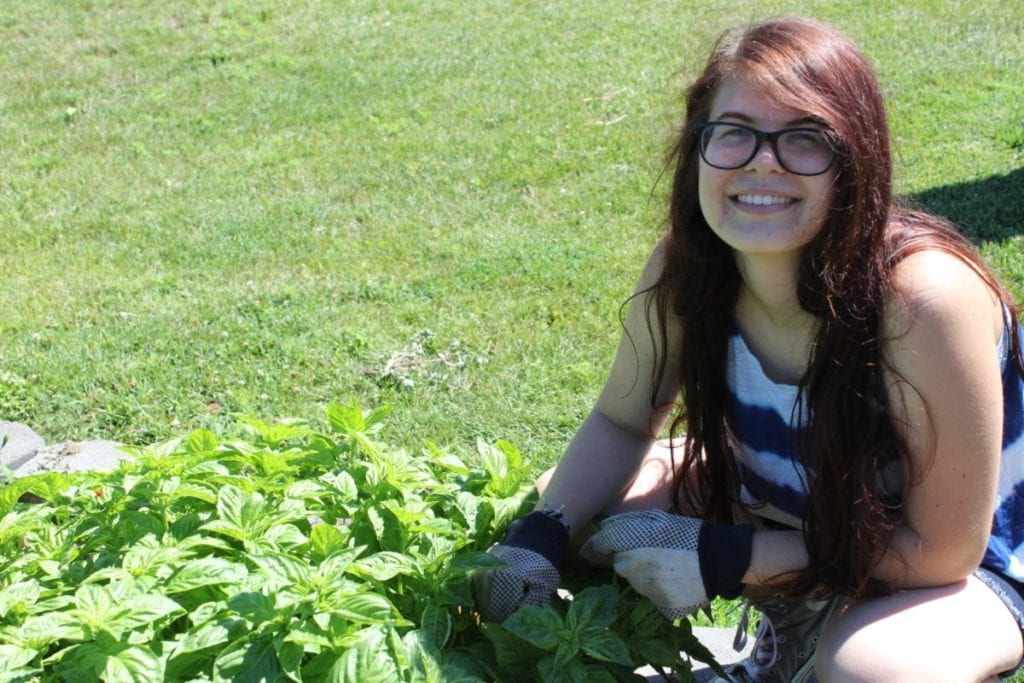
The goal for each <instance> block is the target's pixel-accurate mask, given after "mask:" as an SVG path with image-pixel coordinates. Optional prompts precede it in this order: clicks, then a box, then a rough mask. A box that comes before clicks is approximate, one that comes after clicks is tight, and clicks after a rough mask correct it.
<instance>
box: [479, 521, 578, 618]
mask: <svg viewBox="0 0 1024 683" xmlns="http://www.w3.org/2000/svg"><path fill="white" fill-rule="evenodd" d="M568 548H569V525H568V523H567V522H566V521H565V518H564V517H562V515H561V514H558V513H555V512H531V513H530V514H528V515H526V516H525V517H523V518H522V519H519V520H517V521H515V522H513V523H512V526H510V527H509V529H508V534H507V535H506V536H505V541H504V542H503V543H501V544H498V545H495V546H493V547H492V548H491V549H490V550H488V551H487V552H489V553H491V554H492V555H494V556H495V557H497V558H499V559H501V560H504V561H505V562H507V563H508V564H509V565H510V566H508V567H501V568H499V569H484V570H480V571H478V572H476V573H475V574H474V575H473V590H474V592H475V594H476V605H477V608H478V609H479V610H480V614H481V615H482V616H483V618H484V621H496V622H499V623H500V622H503V621H505V619H507V618H508V617H509V616H511V614H512V613H513V612H515V611H516V610H517V609H519V608H520V607H523V606H524V605H546V604H548V603H549V602H550V601H551V596H552V595H554V593H555V591H556V590H557V589H558V584H559V582H560V580H561V577H560V576H559V574H558V567H559V565H561V564H562V560H563V559H565V554H566V551H567V550H568Z"/></svg>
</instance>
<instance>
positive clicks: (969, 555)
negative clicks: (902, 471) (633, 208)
mask: <svg viewBox="0 0 1024 683" xmlns="http://www.w3.org/2000/svg"><path fill="white" fill-rule="evenodd" d="M895 279H896V287H897V292H898V294H897V296H896V297H895V298H894V300H893V301H892V302H891V304H890V306H889V309H888V310H887V311H886V316H885V327H886V329H885V330H884V333H885V338H886V339H887V340H888V341H887V346H886V354H887V360H888V362H889V364H890V366H891V367H892V369H893V371H894V372H891V373H889V376H888V384H889V397H890V403H891V406H892V408H891V410H892V412H893V415H892V418H893V422H894V424H895V425H896V427H897V429H899V430H900V432H901V434H902V436H903V438H904V439H905V440H906V443H907V446H908V450H909V454H910V457H911V461H912V462H911V464H912V469H913V470H914V473H915V475H916V477H915V479H914V480H913V481H912V482H911V486H910V487H909V489H908V491H907V497H906V500H905V505H904V521H903V524H902V525H901V526H900V527H898V528H897V531H896V535H895V537H894V538H893V541H892V544H891V545H890V548H889V551H888V552H887V553H886V555H885V556H884V557H883V558H882V560H881V562H880V563H879V565H878V566H877V568H876V569H875V572H874V576H875V577H876V578H878V579H881V580H883V581H885V582H887V583H889V584H891V585H893V586H894V587H901V588H913V587H923V586H936V585H943V584H948V583H953V582H955V581H958V580H961V579H963V578H964V577H966V576H967V575H968V574H970V572H971V571H973V570H974V569H975V568H976V567H977V566H978V564H979V563H980V561H981V558H982V556H983V555H984V552H985V545H986V540H987V538H988V534H989V531H990V528H991V524H992V514H993V507H994V505H995V491H996V483H997V478H998V472H999V457H1000V449H1001V441H1002V415H1003V411H1002V384H1001V378H1000V368H999V364H998V354H997V349H996V345H997V339H998V335H999V331H1000V330H1001V327H1002V311H1001V308H1000V306H999V304H998V302H997V301H996V300H995V298H994V296H993V294H992V293H991V292H990V290H988V288H987V287H985V285H984V283H983V282H982V281H981V279H980V278H979V277H978V276H977V274H975V273H974V272H973V271H972V270H971V269H970V268H969V267H968V266H966V265H965V264H963V263H962V262H961V261H959V260H957V259H955V258H954V257H952V256H950V255H947V254H944V253H940V252H923V253H919V254H916V255H914V256H911V257H909V258H908V259H907V260H906V261H904V262H903V263H902V264H900V266H899V267H898V269H897V272H896V278H895ZM900 292H901V293H902V294H899V293H900ZM911 387H912V388H911ZM806 565H807V553H806V550H805V548H804V545H803V539H802V537H801V534H800V532H797V531H759V532H757V533H756V534H755V538H754V546H753V553H752V560H751V566H750V569H749V571H748V572H747V575H746V577H745V579H744V580H745V582H746V583H749V584H754V585H765V584H767V583H769V580H770V578H771V577H773V576H777V575H778V574H780V573H781V572H787V571H797V570H800V569H803V568H804V567H806Z"/></svg>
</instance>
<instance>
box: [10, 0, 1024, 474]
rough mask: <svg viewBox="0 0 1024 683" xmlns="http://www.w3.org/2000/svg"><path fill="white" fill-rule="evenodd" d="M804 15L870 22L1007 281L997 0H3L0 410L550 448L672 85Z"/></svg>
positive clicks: (633, 262)
mask: <svg viewBox="0 0 1024 683" xmlns="http://www.w3.org/2000/svg"><path fill="white" fill-rule="evenodd" d="M789 12H796V13H803V14H809V15H812V16H815V17H818V18H821V19H824V20H826V21H829V22H832V23H834V24H836V25H838V26H839V27H841V28H842V29H844V30H846V31H847V32H848V33H849V34H851V35H852V37H853V38H854V39H855V40H857V41H858V42H859V44H861V46H862V47H863V48H864V50H865V51H866V53H867V54H868V55H869V56H870V58H871V59H872V61H873V62H874V64H876V66H877V68H878V71H879V73H880V75H881V77H882V79H883V81H884V83H885V86H886V93H887V96H888V104H889V108H890V112H891V117H892V124H893V130H894V139H895V145H896V154H897V162H898V165H897V184H898V189H899V191H900V192H901V193H904V194H907V195H909V196H910V197H911V198H912V199H913V200H914V201H917V202H919V203H921V204H923V205H925V206H927V207H931V208H933V209H934V210H936V211H939V212H941V213H944V214H945V215H948V216H949V217H951V218H953V219H954V220H955V221H957V222H958V223H959V224H960V225H961V226H963V228H964V230H965V231H966V232H967V233H968V234H969V235H971V237H972V238H973V239H974V240H975V241H976V243H977V244H978V245H979V246H980V248H981V250H982V252H983V253H984V255H985V256H986V258H988V259H989V261H990V262H991V263H992V265H993V266H994V267H995V268H996V270H997V272H998V273H999V275H1000V276H1001V277H1003V278H1004V279H1005V281H1006V282H1007V283H1008V284H1009V285H1010V286H1011V288H1012V289H1013V291H1014V292H1015V294H1016V295H1017V296H1018V297H1021V295H1022V294H1024V267H1022V263H1024V261H1022V255H1024V237H1022V231H1024V85H1022V80H1021V76H1020V74H1021V73H1024V42H1022V40H1021V35H1024V9H1022V7H1021V6H1020V5H1019V4H1018V3H1015V2H1007V1H1005V0H969V1H968V0H965V1H963V2H960V1H950V2H936V1H935V0H912V1H909V0H908V1H902V0H901V1H900V2H896V1H893V2H871V3H868V2H864V1H863V0H845V1H827V2H826V1H824V0H821V1H810V0H808V1H804V2H785V1H781V0H771V1H764V2H753V1H752V0H751V1H749V2H739V3H728V4H723V5H721V6H717V7H715V6H708V5H707V3H699V2H692V1H689V0H687V1H684V2H678V1H675V2H668V1H665V0H657V1H652V2H626V3H606V2H585V1H583V0H567V1H565V2H559V3H541V2H524V3H506V2H496V1H492V0H483V1H479V2H471V3H466V2H456V1H454V0H438V1H430V0H424V1H423V2H410V1H407V0H393V1H380V0H346V1H345V2H342V3H337V2H327V1H320V0H304V1H297V0H294V1H289V2H279V1H277V0H274V1H271V0H251V1H249V2H239V1H231V0H225V1H222V2H212V3H211V2H198V1H196V2H185V1H177V2H156V1H155V0H136V1H133V2H126V1H118V0H67V1H65V2H60V3H54V2H44V1H43V0H20V1H19V2H6V3H3V4H2V5H0V149H2V150H3V151H2V158H3V162H2V163H0V225H2V228H3V247H2V248H0V419H9V420H17V421H22V422H25V423H28V424H29V425H31V426H33V427H34V428H35V429H36V430H37V431H39V432H40V433H41V434H42V435H43V436H44V437H45V438H46V439H47V440H49V441H58V440H66V439H86V438H111V439H119V440H123V441H129V442H147V441H152V440H155V439H158V438H163V437H166V436H168V435H171V434H175V433H180V432H183V431H187V430H190V429H193V428H197V427H211V428H214V429H216V428H218V427H219V426H221V425H222V424H223V423H224V422H225V421H227V420H228V419H229V415H230V414H231V413H235V412H245V413H252V414H256V415H260V416H262V417H268V418H269V417H275V416H298V417H306V418H316V417H317V416H319V415H321V414H322V406H323V405H324V404H326V403H327V402H328V401H329V400H333V399H340V400H347V399H349V398H355V399H358V400H359V401H360V402H361V403H363V404H364V405H366V406H378V405H381V404H393V405H394V406H395V411H394V413H393V416H392V418H391V421H390V427H389V434H391V437H392V438H393V439H394V440H395V441H397V442H398V443H400V444H402V445H405V446H406V447H408V448H410V449H418V448H419V447H420V446H421V445H422V443H423V442H424V440H427V439H430V440H433V441H437V442H440V443H444V444H448V445H451V446H453V447H456V448H465V449H467V450H469V449H470V448H471V447H472V444H473V443H474V442H475V441H476V439H477V438H478V437H482V438H484V439H488V440H491V439H494V438H498V437H501V438H505V439H508V440H510V441H512V442H513V443H515V444H517V445H518V446H519V447H520V448H521V450H522V451H523V453H524V454H525V457H527V458H529V459H531V460H532V461H533V462H535V463H536V467H537V469H538V471H539V470H540V469H541V468H543V467H546V466H548V465H550V464H552V463H553V462H554V461H555V459H556V458H557V457H558V456H559V454H560V453H561V451H562V449H563V448H564V446H565V444H566V443H567V441H568V439H569V438H570V436H571V434H572V432H573V431H574V429H575V428H576V426H577V425H578V424H579V422H580V421H581V419H582V418H583V416H584V414H585V413H586V411H587V410H588V409H589V407H590V405H591V403H592V401H593V400H594V398H595V397H596V395H597V392H598V390H599V388H600V384H601V382H602V380H603V376H604V372H605V370H606V367H607V365H608V363H609V361H610V359H611V356H612V353H613V350H614V346H615V342H616V339H617V336H618V322H617V320H618V309H619V306H620V304H621V303H622V302H623V300H624V299H625V297H626V296H627V295H628V294H629V292H630V291H631V289H632V286H633V283H634V280H635V278H636V276H637V274H638V272H639V268H640V267H641V265H642V263H643V260H644V258H645V257H646V255H647V253H648V252H649V250H650V248H651V246H652V245H653V244H654V242H655V241H656V239H657V238H658V235H659V233H660V230H661V220H662V216H663V213H664V202H665V192H666V183H665V182H664V181H663V180H662V179H661V173H662V172H663V170H664V168H663V158H664V153H665V151H666V146H667V143H668V141H669V140H670V138H671V136H672V133H673V129H674V127H675V126H676V125H677V124H678V122H679V121H680V119H681V113H680V107H679V104H680V84H681V83H682V82H683V81H685V79H686V77H687V75H689V74H692V73H694V72H695V70H697V69H699V68H700V66H701V65H702V60H703V59H704V58H705V57H706V53H707V50H708V47H709V45H710V41H711V40H712V38H713V37H714V36H715V35H716V34H717V33H718V32H719V31H720V30H721V29H722V28H724V27H726V26H729V25H732V24H734V23H736V22H740V21H746V20H750V19H757V18H762V17H765V16H769V15H774V14H780V13H789Z"/></svg>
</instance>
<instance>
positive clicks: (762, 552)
mask: <svg viewBox="0 0 1024 683" xmlns="http://www.w3.org/2000/svg"><path fill="white" fill-rule="evenodd" d="M673 152H674V153H673V161H674V163H675V174H674V177H673V185H672V197H671V201H670V209H669V217H668V224H669V229H668V232H667V234H666V235H665V236H664V238H663V239H662V241H661V243H660V244H659V245H658V246H657V247H656V249H655V251H654V253H653V255H652V256H651V258H650V259H649V261H648V264H647V267H646V268H645V270H644V272H643V275H642V276H641V279H640V283H639V285H638V287H637V290H636V294H635V296H634V297H633V300H632V305H631V307H630V310H629V314H628V317H627V319H626V320H625V328H626V329H625V334H624V335H623V339H622V341H621V342H620V346H619V350H618V353H617V355H616V357H615V361H614V363H613V366H612V368H611V371H610V374H609V378H608V381H607V383H606V385H605V388H604V390H603V392H602V394H601V396H600V397H599V398H598V401H597V403H596V405H595V406H594V409H593V411H592V412H591V414H590V416H589V417H588V418H587V419H586V421H585V422H584V423H583V425H582V426H581V427H580V429H579V431H578V432H577V433H576V436H575V438H574V439H573V441H572V442H571V443H570V445H569V447H568V449H567V451H566V453H565V455H564V456H563V458H562V460H561V461H560V463H559V465H558V466H557V468H555V470H554V471H553V473H552V474H551V476H550V477H549V478H548V477H545V478H544V479H543V480H542V483H541V484H540V485H539V486H540V488H541V489H542V497H541V501H540V504H539V506H538V509H537V510H536V511H535V512H533V513H531V514H530V515H528V516H526V517H524V518H523V519H522V520H520V521H519V522H517V523H516V524H515V525H514V526H513V527H512V529H511V531H510V533H509V536H508V538H507V539H506V541H505V543H504V544H503V545H501V546H499V547H498V548H496V549H494V551H493V552H494V553H495V554H496V555H498V556H500V557H502V558H503V559H505V560H506V561H507V562H508V563H509V564H510V565H512V566H510V567H508V568H505V569H501V570H498V571H496V572H488V573H486V574H485V575H484V576H483V577H482V578H481V580H480V581H479V582H478V586H479V588H480V591H481V596H480V600H481V603H482V604H483V605H484V606H485V607H484V613H485V614H487V615H488V616H490V617H491V618H494V619H501V618H503V617H505V616H507V615H508V613H509V612H511V611H512V610H514V609H515V608H516V607H517V606H518V605H520V604H522V603H528V602H537V601H544V600H546V599H547V597H548V596H549V595H550V593H551V592H552V591H553V590H554V587H556V586H557V584H558V573H557V571H556V567H557V566H558V565H559V564H560V563H561V562H562V561H563V560H567V561H568V560H575V559H577V553H576V552H575V551H574V550H573V548H576V547H578V545H576V544H578V543H580V542H584V541H585V544H584V545H582V548H580V550H579V557H580V558H582V559H583V560H585V561H587V562H592V563H597V564H603V565H610V566H612V567H613V568H614V569H615V571H616V572H618V573H619V574H620V575H622V576H623V577H625V578H626V579H627V580H628V581H629V582H630V583H631V585H632V586H633V587H634V588H636V589H637V590H638V591H639V592H640V593H642V594H644V595H646V596H647V597H649V598H651V600H652V601H654V602H655V603H656V604H657V605H658V606H659V608H660V609H661V611H662V613H663V614H665V615H666V616H667V617H669V618H680V617H685V616H687V615H689V614H692V613H693V612H694V611H695V610H697V609H699V608H700V607H702V606H704V605H707V604H708V602H709V600H711V599H713V598H715V597H716V596H722V597H726V598H734V597H737V596H739V595H741V594H742V595H743V596H744V597H746V598H747V599H748V600H749V601H750V603H751V604H752V605H753V606H754V607H755V608H756V609H758V610H759V611H760V612H761V613H762V615H763V616H762V619H763V621H764V627H763V628H761V629H759V634H760V637H759V641H758V643H757V644H756V645H755V647H754V653H753V655H752V656H751V657H750V659H748V660H747V661H744V662H742V663H740V664H739V665H737V667H736V668H735V669H734V670H733V671H732V672H731V675H732V676H733V678H734V680H753V681H804V680H807V679H808V678H809V677H811V676H812V675H815V674H816V675H817V676H818V678H819V679H823V680H830V681H847V680H857V681H886V682H888V681H897V680H900V681H902V680H957V681H961V680H964V681H967V680H988V679H991V678H993V677H994V676H996V675H998V674H1001V673H1005V672H1006V671H1008V670H1011V669H1013V668H1014V667H1016V666H1017V665H1018V664H1019V663H1020V661H1021V657H1022V650H1024V640H1022V631H1021V627H1022V626H1024V595H1022V594H1021V592H1020V591H1021V589H1022V587H1024V583H1019V582H1022V581H1024V570H1022V569H1021V567H1022V566H1024V544H1022V541H1024V539H1022V538H1021V537H1020V534H1019V533H1018V532H1016V531H1014V530H1015V529H1020V528H1024V499H1021V498H1020V496H1019V495H1018V494H1016V493H1015V492H1016V491H1018V490H1020V488H1021V487H1020V484H1021V482H1024V438H1022V434H1021V431H1022V430H1021V427H1020V425H1021V424H1022V422H1024V399H1022V396H1024V355H1022V352H1021V341H1020V340H1021V327H1020V324H1019V322H1018V320H1017V314H1016V307H1015V305H1014V302H1013V301H1012V299H1011V298H1010V296H1009V295H1008V294H1007V292H1006V291H1005V290H1004V289H1003V287H1002V286H1001V285H1000V284H999V283H998V282H997V281H996V279H995V278H994V276H993V275H992V274H991V273H990V272H989V271H988V269H987V268H986V267H985V265H984V264H983V262H982V261H981V259H980V258H979V257H978V255H977V254H976V253H975V251H974V250H973V248H972V247H971V245H970V244H969V243H968V242H967V241H966V240H965V239H964V238H963V237H962V236H960V235H959V234H958V233H957V232H956V231H955V229H954V228H953V227H952V226H951V225H949V224H948V223H946V222H945V221H943V220H941V219H939V218H937V217H935V216H931V215H927V214H924V213H920V212H914V211H909V210H906V209H904V208H902V207H901V206H900V205H898V204H897V203H895V202H894V201H893V200H892V192H891V155H890V150H889V132H888V124H887V120H886V115H885V108H884V105H883V102H882V96H881V87H880V85H879V83H878V81H877V79H876V78H875V75H874V72H873V71H872V69H871V67H870V65H869V64H868V62H867V60H866V59H865V57H864V56H863V55H862V54H861V52H860V51H859V50H858V48H857V47H856V46H855V45H854V44H853V43H852V42H851V41H850V40H849V39H848V38H846V37H845V36H844V35H842V34H840V33H839V32H838V31H836V30H834V29H832V28H830V27H828V26H825V25H823V24H820V23H818V22H815V21H811V20H807V19H802V18H783V19H778V20H773V21H767V22H764V23H762V24H757V25H754V26H750V27H747V28H745V29H742V30H739V31H736V32H731V33H728V34H726V35H725V36H723V37H722V39H721V40H720V41H719V42H718V43H717V44H716V46H715V48H714V49H713V51H712V55H711V58H710V60H709V61H708V63H707V66H706V68H705V70H704V72H703V73H702V74H701V75H700V76H699V77H698V78H697V80H696V81H695V82H694V84H693V85H691V86H690V88H689V89H688V90H687V97H686V112H685V121H684V123H683V126H682V134H681V136H680V138H679V139H678V141H677V143H676V145H675V147H674V150H673ZM677 403H678V404H679V405H680V407H681V410H680V411H679V414H678V415H677V417H676V418H675V420H674V421H673V422H672V423H671V424H670V425H669V429H668V431H669V435H670V437H672V439H671V440H670V442H669V445H668V446H667V447H664V446H658V445H657V444H656V443H655V438H656V435H658V434H659V433H660V431H661V428H662V427H663V426H664V425H665V423H666V418H667V415H668V414H669V412H670V411H669V410H668V408H670V407H672V406H673V405H675V404H677ZM684 428H685V430H686V431H685V433H684ZM655 471H656V472H658V475H657V476H651V472H655ZM603 515H611V516H610V517H609V518H608V519H607V520H606V521H605V522H604V523H603V524H601V525H599V526H598V528H597V531H596V533H594V535H593V536H592V537H591V538H590V539H589V540H587V538H586V537H587V536H588V533H589V532H590V531H591V529H590V522H591V520H592V519H594V518H595V517H600V516H603ZM950 623H970V624H972V626H973V627H974V628H972V629H971V630H970V632H969V633H965V632H964V631H963V630H955V632H954V629H950V628H948V624H950ZM819 642H820V645H819Z"/></svg>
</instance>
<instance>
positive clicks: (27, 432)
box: [0, 421, 46, 470]
mask: <svg viewBox="0 0 1024 683" xmlns="http://www.w3.org/2000/svg"><path fill="white" fill-rule="evenodd" d="M0 441H2V442H3V446H2V447H0V464H2V465H4V466H5V467H9V468H10V469H12V470H16V469H18V468H19V467H21V466H22V465H24V464H25V463H26V462H28V461H29V460H31V459H32V458H34V457H35V455H36V453H37V452H38V451H39V449H41V448H43V447H44V446H46V441H44V440H43V437H41V436H39V435H38V434H36V433H35V432H34V431H33V430H32V429H31V428H30V427H26V426H25V425H23V424H21V423H18V422H7V421H0Z"/></svg>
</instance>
